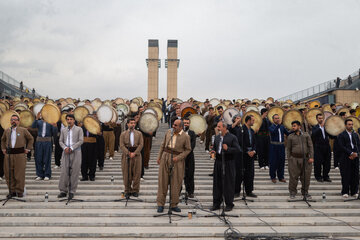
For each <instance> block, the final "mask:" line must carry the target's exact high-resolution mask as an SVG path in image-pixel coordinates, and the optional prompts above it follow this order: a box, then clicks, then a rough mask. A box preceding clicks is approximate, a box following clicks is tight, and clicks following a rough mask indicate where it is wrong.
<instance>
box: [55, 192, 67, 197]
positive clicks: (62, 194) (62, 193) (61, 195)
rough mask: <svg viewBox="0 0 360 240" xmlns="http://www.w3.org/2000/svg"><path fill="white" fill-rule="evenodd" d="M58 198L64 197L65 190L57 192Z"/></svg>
mask: <svg viewBox="0 0 360 240" xmlns="http://www.w3.org/2000/svg"><path fill="white" fill-rule="evenodd" d="M57 197H58V198H64V197H66V193H65V192H61V193H59V195H58V196H57Z"/></svg>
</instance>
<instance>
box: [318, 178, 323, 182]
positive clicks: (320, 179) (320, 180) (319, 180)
mask: <svg viewBox="0 0 360 240" xmlns="http://www.w3.org/2000/svg"><path fill="white" fill-rule="evenodd" d="M316 181H318V182H324V180H323V179H322V178H317V179H316Z"/></svg>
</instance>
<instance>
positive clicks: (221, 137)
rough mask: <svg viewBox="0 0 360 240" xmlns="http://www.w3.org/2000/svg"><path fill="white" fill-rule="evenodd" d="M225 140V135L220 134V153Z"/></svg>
mask: <svg viewBox="0 0 360 240" xmlns="http://www.w3.org/2000/svg"><path fill="white" fill-rule="evenodd" d="M223 141H224V137H223V136H220V143H219V150H218V154H221V150H222V145H223Z"/></svg>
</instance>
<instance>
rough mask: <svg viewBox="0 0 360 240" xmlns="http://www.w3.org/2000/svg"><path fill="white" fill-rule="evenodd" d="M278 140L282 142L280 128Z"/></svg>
mask: <svg viewBox="0 0 360 240" xmlns="http://www.w3.org/2000/svg"><path fill="white" fill-rule="evenodd" d="M279 142H282V139H281V131H280V128H279Z"/></svg>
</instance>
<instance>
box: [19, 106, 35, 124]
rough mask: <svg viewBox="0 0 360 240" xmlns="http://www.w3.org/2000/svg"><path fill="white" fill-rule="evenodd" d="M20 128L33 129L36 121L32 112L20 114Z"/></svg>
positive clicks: (26, 111)
mask: <svg viewBox="0 0 360 240" xmlns="http://www.w3.org/2000/svg"><path fill="white" fill-rule="evenodd" d="M19 115H20V126H21V127H24V128H28V127H31V125H32V124H33V122H34V121H35V116H34V114H33V113H32V112H31V111H30V110H23V111H21V112H20V114H19Z"/></svg>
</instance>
